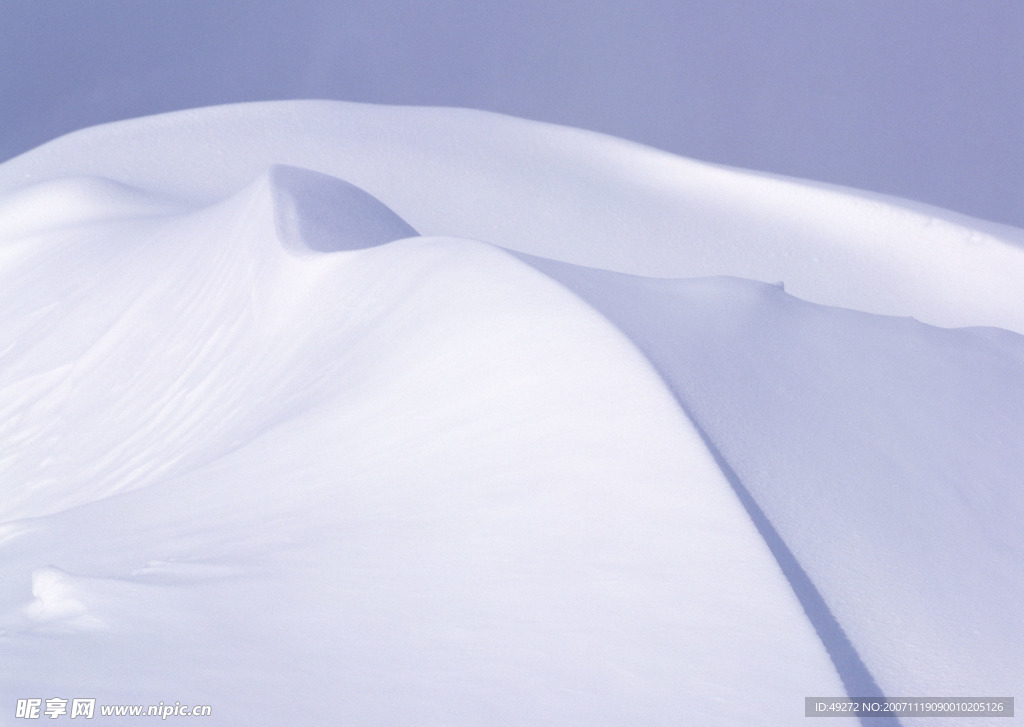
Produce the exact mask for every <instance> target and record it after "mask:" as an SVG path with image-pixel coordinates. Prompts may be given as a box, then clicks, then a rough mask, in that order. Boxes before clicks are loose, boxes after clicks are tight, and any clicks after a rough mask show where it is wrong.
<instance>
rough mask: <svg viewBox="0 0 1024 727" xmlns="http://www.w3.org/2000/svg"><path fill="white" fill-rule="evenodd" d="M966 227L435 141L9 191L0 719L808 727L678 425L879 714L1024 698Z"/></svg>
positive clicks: (292, 115)
mask: <svg viewBox="0 0 1024 727" xmlns="http://www.w3.org/2000/svg"><path fill="white" fill-rule="evenodd" d="M274 164H285V165H292V166H296V167H308V168H309V169H313V170H316V171H317V172H320V173H328V174H333V175H334V176H336V177H339V178H340V179H341V180H343V181H339V180H338V179H330V178H325V177H323V176H322V174H318V173H314V172H307V171H303V170H302V169H293V170H290V171H286V172H285V173H283V174H282V172H281V170H280V169H279V168H278V169H275V168H273V166H272V165H274ZM353 185H355V186H353ZM361 190H362V191H361ZM369 195H372V197H371V196H369ZM373 197H376V200H374V199H373ZM972 224H973V223H972V222H971V221H970V220H968V219H966V218H963V217H959V216H956V215H952V214H950V213H944V212H942V211H940V210H925V209H924V208H915V209H908V208H907V207H905V206H900V205H899V204H896V203H889V202H887V201H885V200H884V199H881V198H870V199H869V198H867V197H865V196H863V195H856V194H852V193H849V194H848V193H844V192H842V191H840V190H836V189H826V188H821V187H816V186H813V185H804V184H798V183H795V182H793V181H790V180H778V179H772V178H768V177H764V176H758V175H753V174H745V173H741V172H737V171H733V170H724V169H719V168H715V167H708V166H706V165H699V164H696V163H693V162H688V161H686V160H682V159H677V158H674V157H671V156H668V155H664V154H661V153H658V152H654V151H652V150H649V149H644V148H642V147H637V146H635V145H631V144H627V143H625V142H620V141H617V140H614V139H609V138H607V137H602V136H598V135H594V134H588V133H585V132H578V131H574V130H570V129H563V128H558V127H550V126H545V125H540V124H532V123H529V122H523V121H517V120H514V119H508V118H503V117H497V116H494V115H489V114H481V113H475V112H463V111H445V110H438V109H408V108H381V107H364V106H356V105H349V104H338V103H325V102H303V103H288V104H267V105H252V106H241V107H225V108H216V109H207V110H199V111H192V112H182V113H178V114H172V115H169V116H164V117H155V118H150V119H140V120H137V121H133V122H126V123H122V124H116V125H111V126H108V127H99V128H95V129H89V130H85V131H83V132H79V133H77V134H75V135H71V136H69V137H65V138H63V139H60V140H57V141H55V142H53V143H51V144H49V145H46V146H44V147H42V148H40V149H37V150H35V151H34V152H31V153H30V154H27V155H24V156H22V157H19V158H17V159H15V160H12V161H11V162H8V163H7V164H4V165H2V166H0V323H2V328H3V330H4V332H5V337H4V339H3V342H2V343H0V466H2V468H3V469H2V470H0V472H2V477H0V488H2V494H0V521H2V524H0V528H2V530H0V581H2V582H3V583H5V584H9V586H8V587H6V588H5V589H4V590H3V591H2V592H0V649H2V650H3V651H4V652H5V655H4V658H3V659H2V660H0V670H2V673H0V685H2V687H0V689H2V691H0V698H2V699H3V700H5V703H9V702H11V703H12V702H13V700H14V699H17V698H25V697H32V696H39V697H49V696H55V695H58V696H64V697H67V698H70V697H74V696H84V697H92V696H95V697H97V698H99V699H100V701H101V702H103V703H108V704H109V703H138V704H150V703H156V702H158V701H164V702H168V701H170V702H173V701H176V700H177V701H182V702H184V703H193V704H207V703H208V704H211V705H212V706H213V708H214V710H215V715H216V719H217V723H218V724H246V725H250V724H267V725H271V724H281V723H282V722H284V721H294V720H296V719H297V720H299V721H301V722H303V723H304V724H337V723H338V722H339V721H341V722H346V723H374V722H377V723H416V724H449V723H453V722H455V723H467V722H472V723H509V724H538V723H540V724H559V725H562V724H587V725H593V724H621V723H623V722H626V721H629V722H638V723H644V724H673V725H675V724H682V723H689V722H695V723H701V724H723V725H725V724H765V725H776V724H785V723H791V722H795V721H798V720H800V719H803V717H802V711H803V698H804V697H805V696H839V695H840V694H842V693H843V685H842V684H841V683H840V679H839V676H838V674H837V672H836V669H835V667H834V666H833V664H832V663H831V662H830V659H829V655H828V654H827V653H826V644H823V642H822V640H821V639H820V638H819V635H818V634H816V632H815V630H814V627H812V625H811V621H809V620H808V618H807V616H806V615H805V613H804V611H803V609H802V606H801V601H799V600H798V597H797V594H795V593H794V587H793V585H792V584H791V582H789V581H788V580H787V577H786V576H784V575H783V571H782V570H781V569H780V567H779V564H778V563H777V562H776V560H775V558H774V557H773V553H772V552H771V551H770V550H769V547H768V545H766V542H765V540H763V539H762V537H761V533H759V530H758V527H755V523H754V522H752V521H751V518H750V516H749V514H748V512H747V511H746V510H745V509H744V507H743V506H742V505H741V503H740V500H738V499H737V497H736V494H735V492H734V491H733V489H732V487H731V486H730V482H729V477H730V476H732V475H730V474H728V473H725V472H724V471H723V470H722V469H721V468H720V466H719V464H718V463H716V461H715V459H714V457H713V456H712V454H711V452H709V450H708V447H707V446H706V445H705V442H704V441H702V439H701V437H700V435H699V434H698V432H697V430H696V429H695V428H694V426H693V425H692V423H691V422H690V421H689V420H688V415H692V416H693V417H694V419H695V421H696V422H697V423H698V424H699V425H700V427H701V429H702V430H703V431H704V434H705V435H706V436H707V437H708V438H709V440H710V442H711V444H712V445H713V446H714V447H715V448H716V450H717V452H718V454H719V455H720V456H721V457H723V458H724V460H725V461H726V462H727V464H728V466H729V467H730V468H731V470H732V471H733V474H735V476H737V477H738V478H739V479H741V480H742V482H743V484H744V485H745V487H746V488H747V489H748V490H749V492H750V493H751V495H752V496H753V497H754V498H755V499H756V500H757V502H758V504H759V506H760V508H761V509H763V511H764V513H765V515H766V516H767V517H768V518H769V519H770V520H771V521H772V523H773V524H774V526H775V528H776V529H777V530H778V532H779V534H780V535H781V537H782V538H783V540H785V541H786V543H787V545H788V547H789V549H790V550H791V551H792V553H793V555H794V557H795V558H796V559H797V560H798V561H799V563H800V565H801V566H802V568H803V569H804V570H805V571H806V572H807V575H808V576H809V578H810V579H811V581H813V582H814V585H815V586H816V588H817V589H818V591H820V593H821V597H822V598H823V599H824V601H825V602H826V604H827V606H828V608H829V609H830V610H831V612H832V613H833V614H834V615H835V618H836V619H837V620H838V622H839V624H840V625H841V627H842V628H843V629H844V630H845V632H846V634H847V635H848V636H849V639H850V642H851V643H852V647H853V648H854V649H855V650H856V651H857V652H858V653H859V655H860V658H862V659H863V661H864V664H865V666H866V668H867V669H868V670H869V671H870V672H871V674H872V676H873V677H874V679H875V680H876V681H877V682H878V684H879V685H880V686H881V687H882V688H883V689H884V690H885V691H886V693H888V694H890V695H892V696H914V695H920V696H925V695H934V694H936V693H939V692H947V693H948V694H949V696H953V692H958V693H959V692H966V691H978V692H979V694H978V695H975V696H982V694H981V693H984V695H985V696H1012V695H1015V694H1019V688H1020V686H1021V684H1020V681H1019V674H1018V673H1017V672H1016V671H1015V664H1016V663H1018V662H1019V658H1018V657H1019V655H1020V654H1021V653H1022V652H1024V639H1022V634H1021V631H1020V628H1019V626H1018V625H1016V624H1015V621H1014V620H1013V618H1012V617H1011V616H1010V615H1009V614H1012V613H1014V609H1015V608H1016V607H1017V606H1018V605H1019V603H1020V599H1021V597H1022V594H1024V586H1022V566H1021V563H1022V560H1024V544H1022V542H1021V536H1020V533H1019V528H1018V527H1017V526H1016V523H1019V521H1020V518H1019V516H1020V514H1021V510H1022V509H1024V508H1022V504H1021V498H1020V484H1019V472H1020V471H1021V465H1022V462H1024V453H1022V452H1021V449H1020V444H1019V443H1020V442H1021V441H1024V436H1021V435H1022V434H1024V425H1022V414H1021V412H1022V411H1024V406H1020V404H1022V403H1024V402H1019V398H1020V397H1019V392H1020V391H1022V390H1024V386H1022V385H1021V384H1022V383H1024V373H1022V370H1024V351H1022V344H1021V338H1020V336H1019V335H1018V334H1017V333H1013V332H1012V331H1014V330H1016V331H1020V330H1024V304H1022V303H1021V299H1020V296H1019V295H1018V294H1017V293H1016V290H1017V289H1018V287H1019V286H1017V287H1015V283H1016V281H1019V280H1021V279H1024V278H1022V277H1021V272H1022V270H1024V268H1022V265H1024V250H1022V248H1021V247H1020V244H1019V243H1020V240H1021V235H1022V233H1021V231H1019V230H1015V229H1012V228H996V227H994V226H990V225H985V224H983V223H978V226H977V227H972ZM416 230H418V231H419V232H421V233H423V234H424V235H428V236H429V237H407V238H405V239H399V238H401V236H402V235H403V234H406V233H408V234H414V232H415V231H416ZM467 238H475V239H467ZM897 242H899V244H897ZM496 245H500V246H501V247H505V248H508V249H510V250H516V251H525V252H529V253H533V254H539V255H541V257H542V258H546V259H548V260H549V262H545V261H544V260H539V261H536V260H534V261H531V264H533V265H535V266H536V267H530V266H529V265H527V264H524V262H523V261H522V260H520V259H517V258H516V257H514V256H513V255H510V254H509V253H507V252H506V251H504V250H502V249H500V248H499V247H496ZM323 250H333V252H325V251H323ZM550 260H556V261H558V260H560V261H568V262H569V263H578V264H588V265H592V266H597V267H603V268H605V269H606V270H605V271H601V270H587V269H584V268H580V267H572V266H566V265H558V264H554V263H552V262H550ZM622 272H632V273H642V274H643V275H649V276H654V277H635V278H631V277H629V276H626V275H622V274H620V273H622ZM545 273H546V274H545ZM707 274H714V275H732V276H741V277H746V278H748V280H735V279H731V280H730V279H717V280H710V281H709V280H692V279H691V280H666V279H665V278H672V277H675V278H682V277H693V276H703V275H707ZM552 278H554V279H552ZM751 279H752V280H767V281H769V282H774V281H775V280H783V281H784V282H785V284H786V290H787V291H789V292H791V293H793V294H795V295H797V296H798V297H803V298H806V299H808V300H810V301H812V302H804V301H801V300H797V299H796V298H793V297H790V296H789V295H786V294H784V293H783V292H782V291H781V290H779V289H777V288H774V287H771V286H765V285H763V284H758V283H755V282H752V280H751ZM557 281H561V283H562V284H560V283H559V282H557ZM563 284H564V286H568V289H567V288H566V287H563ZM572 291H575V292H576V293H577V294H576V295H574V294H573V292H572ZM821 303H828V304H832V305H836V304H841V305H846V306H849V307H854V308H858V309H859V310H860V311H867V312H870V313H876V314H877V313H885V314H888V315H889V316H907V315H913V316H916V317H918V318H920V319H921V320H924V321H926V322H929V323H933V324H946V325H951V324H970V325H982V324H984V325H993V324H998V325H1001V326H1002V327H1003V328H1005V329H1008V330H1002V331H1000V330H995V329H986V330H978V331H943V330H940V329H936V328H933V327H930V326H927V325H924V324H922V323H917V322H914V321H909V320H900V319H899V318H893V317H888V316H879V315H867V314H866V313H864V312H855V311H850V310H841V309H836V308H829V307H825V306H823V305H820V304H821ZM957 578H959V579H960V580H959V581H957V580H956V579H957ZM961 586H962V587H961ZM971 619H973V621H972V620H971ZM989 656H991V658H988V657H989ZM995 692H998V693H995ZM958 695H959V694H958Z"/></svg>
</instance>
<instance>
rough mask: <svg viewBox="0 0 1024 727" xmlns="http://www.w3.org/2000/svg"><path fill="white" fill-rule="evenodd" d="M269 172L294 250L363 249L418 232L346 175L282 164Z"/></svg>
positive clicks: (286, 239) (278, 216)
mask: <svg viewBox="0 0 1024 727" xmlns="http://www.w3.org/2000/svg"><path fill="white" fill-rule="evenodd" d="M268 176H269V178H270V188H271V195H272V196H273V199H274V221H275V223H276V225H277V233H278V235H279V236H280V237H281V240H282V242H283V243H284V244H285V245H286V246H287V247H289V248H291V249H293V250H303V249H306V250H313V251H316V252H337V251H340V250H359V249H362V248H366V247H375V246H377V245H383V244H384V243H387V242H393V241H395V240H401V239H402V238H404V237H415V236H417V235H418V234H419V233H417V232H416V230H414V229H413V228H412V227H410V226H409V224H408V223H407V222H406V221H405V220H403V219H402V218H401V217H399V216H398V215H396V214H395V213H394V212H393V211H392V210H391V209H389V208H388V206H387V205H385V204H384V203H383V202H381V201H380V200H379V199H377V198H376V197H374V196H373V195H371V194H369V193H368V192H365V191H363V190H362V189H360V188H359V187H357V186H355V185H354V184H349V183H348V182H346V181H344V180H341V179H338V178H336V177H332V176H330V175H327V174H320V173H319V172H313V171H310V170H308V169H300V168H298V167H289V166H285V165H283V164H275V165H274V166H273V167H271V168H270V171H269V172H268Z"/></svg>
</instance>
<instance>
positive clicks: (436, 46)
mask: <svg viewBox="0 0 1024 727" xmlns="http://www.w3.org/2000/svg"><path fill="white" fill-rule="evenodd" d="M274 98H334V99H344V100H353V101H372V102H379V103H399V104H431V105H455V106H470V107H475V108H483V109H490V110H494V111H501V112H504V113H509V114H514V115H517V116H525V117H528V118H535V119H542V120H547V121H554V122H558V123H564V124H569V125H573V126H580V127H584V128H590V129H596V130H599V131H605V132H608V133H611V134H615V135H617V136H623V137H626V138H630V139H635V140H637V141H642V142H644V143H647V144H651V145H653V146H657V147H661V148H664V149H668V150H670V151H673V152H677V153H680V154H684V155H687V156H691V157H696V158H699V159H704V160H708V161H714V162H720V163H725V164H732V165H737V166H742V167H749V168H754V169H761V170H766V171H772V172H778V173H783V174H792V175H796V176H802V177H808V178H812V179H819V180H824V181H829V182H835V183H839V184H847V185H851V186H856V187H861V188H865V189H871V190H875V191H881V192H887V193H892V194H898V195H902V196H906V197H910V198H913V199H919V200H923V201H926V202H931V203H934V204H938V205H941V206H945V207H950V208H953V209H957V210H960V211H963V212H967V213H970V214H974V215H977V216H981V217H986V218H989V219H995V220H999V221H1004V222H1011V223H1013V224H1017V225H1019V226H1024V1H1022V0H733V1H730V0H676V1H675V2H644V1H642V0H631V1H630V2H605V1H602V0H590V1H586V2H585V1H583V0H544V1H542V0H519V1H513V2H510V3H492V2H466V1H462V2H458V1H456V0H431V1H425V0H395V1H390V0H351V1H342V0H336V1H334V2H328V1H325V0H287V1H283V2H278V1H276V0H274V1H265V2H238V1H237V0H161V1H160V2H150V1H148V0H91V1H90V2H70V1H68V0H0V159H6V158H8V157H10V156H13V155H14V154H17V153H19V152H22V151H25V150H26V149H28V148H30V147H32V146H35V145H37V144H39V143H42V142H44V141H46V140H48V139H50V138H52V137H54V136H57V135H59V134H62V133H65V132H68V131H72V130H74V129H76V128H79V127H82V126H86V125H91V124H95V123H100V122H103V121H109V120H114V119H120V118H127V117H132V116H140V115H145V114H150V113H156V112H160V111H168V110H173V109H180V108H186V107H192V106H203V105H209V104H216V103H228V102H233V101H247V100H258V99H274Z"/></svg>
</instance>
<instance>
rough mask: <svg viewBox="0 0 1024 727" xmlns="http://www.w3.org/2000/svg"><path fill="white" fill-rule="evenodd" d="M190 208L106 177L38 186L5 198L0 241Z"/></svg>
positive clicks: (1, 207)
mask: <svg viewBox="0 0 1024 727" xmlns="http://www.w3.org/2000/svg"><path fill="white" fill-rule="evenodd" d="M183 208H184V205H183V204H181V203H179V202H175V201H172V200H170V199H168V198H166V197H158V196H154V195H150V194H147V193H145V192H143V191H142V190H140V189H137V188H135V187H131V186H129V185H126V184H121V183H120V182H116V181H114V180H112V179H106V178H102V177H69V178H62V179H53V180H48V181H46V182H40V183H38V184H32V185H30V186H28V187H25V188H23V189H19V190H18V191H17V192H14V193H12V194H9V195H6V196H4V197H2V198H0V241H3V240H13V239H18V238H22V237H26V236H28V235H31V234H34V233H38V232H42V231H52V230H55V229H59V228H63V227H72V226H75V225H83V224H88V223H94V222H102V221H105V220H122V219H126V218H128V219H131V218H135V217H147V216H151V215H162V214H171V213H175V212H180V211H182V209H183Z"/></svg>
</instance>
